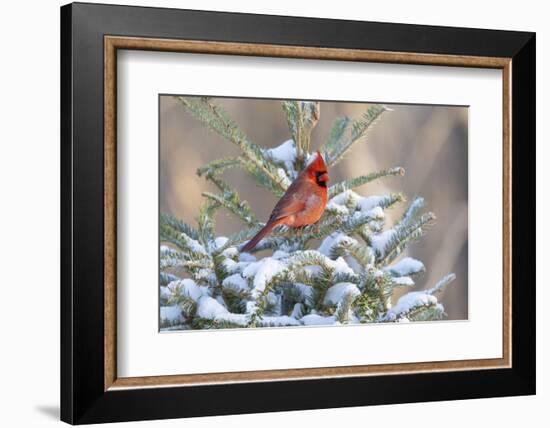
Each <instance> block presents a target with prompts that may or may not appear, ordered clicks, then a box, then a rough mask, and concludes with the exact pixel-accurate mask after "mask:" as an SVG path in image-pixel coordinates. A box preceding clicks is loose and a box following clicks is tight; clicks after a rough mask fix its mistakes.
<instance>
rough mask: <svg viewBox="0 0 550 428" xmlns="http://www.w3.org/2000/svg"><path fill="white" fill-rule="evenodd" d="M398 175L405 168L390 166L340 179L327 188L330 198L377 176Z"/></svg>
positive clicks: (402, 173)
mask: <svg viewBox="0 0 550 428" xmlns="http://www.w3.org/2000/svg"><path fill="white" fill-rule="evenodd" d="M398 175H399V176H403V175H405V170H404V169H403V168H401V167H397V168H390V169H385V170H382V171H377V172H373V173H371V174H367V175H361V176H359V177H355V178H350V179H349V180H345V181H342V182H341V183H337V184H335V185H334V186H331V187H330V188H329V198H332V197H333V196H336V195H338V194H340V193H342V192H344V191H346V190H348V189H354V188H356V187H359V186H362V185H364V184H367V183H370V182H371V181H374V180H377V179H379V178H382V177H390V176H398Z"/></svg>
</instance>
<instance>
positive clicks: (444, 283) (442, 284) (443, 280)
mask: <svg viewBox="0 0 550 428" xmlns="http://www.w3.org/2000/svg"><path fill="white" fill-rule="evenodd" d="M455 279H456V275H455V274H454V273H450V274H448V275H445V276H444V277H443V278H441V279H440V280H439V281H438V282H437V284H435V285H434V286H433V287H432V288H430V289H428V290H426V293H428V294H431V295H434V294H436V293H440V292H441V291H443V289H444V288H445V287H446V286H447V285H449V284H450V283H451V282H453V281H454V280H455Z"/></svg>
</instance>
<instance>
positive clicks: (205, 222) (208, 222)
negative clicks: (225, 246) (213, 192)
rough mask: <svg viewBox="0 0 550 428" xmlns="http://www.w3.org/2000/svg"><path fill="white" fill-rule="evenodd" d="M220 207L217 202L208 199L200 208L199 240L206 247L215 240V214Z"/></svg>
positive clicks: (198, 221) (198, 220) (198, 219)
mask: <svg viewBox="0 0 550 428" xmlns="http://www.w3.org/2000/svg"><path fill="white" fill-rule="evenodd" d="M219 207H220V205H219V204H218V203H217V202H213V201H207V202H205V203H203V204H202V206H201V208H200V210H199V217H198V218H197V223H198V225H199V240H200V241H201V242H202V244H203V245H204V246H205V247H206V248H207V247H208V245H209V244H210V243H211V242H212V241H213V240H214V215H215V213H216V211H217V210H218V208H219Z"/></svg>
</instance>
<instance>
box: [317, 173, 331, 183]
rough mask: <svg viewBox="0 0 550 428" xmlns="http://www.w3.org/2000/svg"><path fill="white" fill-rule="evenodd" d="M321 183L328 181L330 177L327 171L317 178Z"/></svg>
mask: <svg viewBox="0 0 550 428" xmlns="http://www.w3.org/2000/svg"><path fill="white" fill-rule="evenodd" d="M317 180H318V181H320V182H321V183H328V182H329V181H330V177H329V176H328V173H326V172H325V173H324V174H321V175H320V176H319V178H318V179H317Z"/></svg>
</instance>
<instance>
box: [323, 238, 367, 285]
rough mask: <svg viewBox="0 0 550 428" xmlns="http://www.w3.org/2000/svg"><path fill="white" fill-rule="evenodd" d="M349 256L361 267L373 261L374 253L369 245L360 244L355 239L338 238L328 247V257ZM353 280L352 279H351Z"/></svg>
mask: <svg viewBox="0 0 550 428" xmlns="http://www.w3.org/2000/svg"><path fill="white" fill-rule="evenodd" d="M343 256H351V257H353V258H354V259H355V260H356V261H357V263H358V264H359V266H361V267H362V268H363V269H364V268H365V267H367V266H369V265H372V264H373V262H374V254H373V253H372V250H371V249H370V247H368V246H366V245H360V244H359V243H358V242H357V241H356V240H355V239H352V238H351V239H340V240H338V242H336V243H335V244H334V245H333V246H332V247H331V248H330V258H331V259H337V258H338V257H343ZM341 282H344V281H341ZM352 282H354V281H352Z"/></svg>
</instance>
